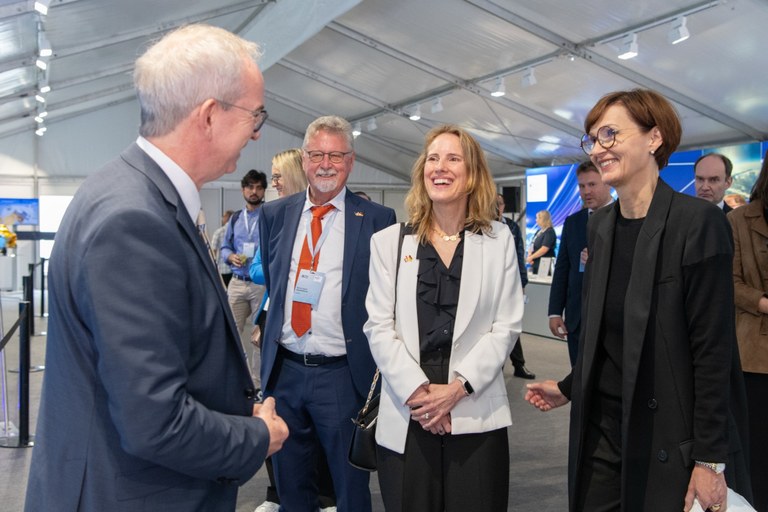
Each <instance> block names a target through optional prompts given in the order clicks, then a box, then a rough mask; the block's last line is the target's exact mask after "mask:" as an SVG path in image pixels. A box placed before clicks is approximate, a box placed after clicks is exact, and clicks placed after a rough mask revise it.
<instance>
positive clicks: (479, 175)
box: [405, 124, 498, 243]
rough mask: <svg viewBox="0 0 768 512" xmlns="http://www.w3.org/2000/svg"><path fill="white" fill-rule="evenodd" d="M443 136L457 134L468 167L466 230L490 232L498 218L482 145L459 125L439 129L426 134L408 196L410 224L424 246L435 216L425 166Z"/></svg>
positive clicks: (406, 203) (493, 189)
mask: <svg viewBox="0 0 768 512" xmlns="http://www.w3.org/2000/svg"><path fill="white" fill-rule="evenodd" d="M444 133H450V134H452V135H456V136H457V137H458V138H459V142H460V144H461V150H462V152H463V153H464V165H465V166H466V168H467V191H466V192H467V218H466V220H465V221H464V229H468V230H469V231H471V232H473V233H479V232H481V231H482V232H483V233H489V232H490V231H491V221H493V220H495V219H496V218H497V217H498V208H497V207H496V187H495V185H494V183H493V179H492V178H491V172H490V170H489V169H488V163H487V162H486V160H485V153H483V150H482V148H480V144H478V143H477V141H476V140H475V139H474V137H472V136H471V135H470V134H469V133H467V132H466V131H464V130H463V129H461V128H459V127H458V126H456V125H452V124H446V125H442V126H437V127H435V128H433V129H432V130H430V131H429V133H427V136H426V138H425V140H424V150H423V151H422V152H421V154H420V155H419V157H418V158H417V159H416V162H415V163H414V164H413V170H412V171H411V189H410V190H409V191H408V195H407V196H406V197H405V206H406V208H407V209H408V217H409V223H410V224H411V225H412V226H413V227H414V230H415V232H416V234H417V236H418V238H419V241H420V242H421V243H426V242H427V240H428V239H429V230H430V229H431V227H432V214H433V212H432V200H431V199H430V198H429V195H428V194H427V188H426V186H425V185H424V165H425V164H426V161H427V152H428V151H429V146H430V145H431V144H432V143H433V142H434V140H435V139H436V138H437V137H439V136H440V135H443V134H444Z"/></svg>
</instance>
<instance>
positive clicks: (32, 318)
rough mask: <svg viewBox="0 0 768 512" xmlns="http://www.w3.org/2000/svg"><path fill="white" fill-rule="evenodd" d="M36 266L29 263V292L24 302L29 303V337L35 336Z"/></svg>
mask: <svg viewBox="0 0 768 512" xmlns="http://www.w3.org/2000/svg"><path fill="white" fill-rule="evenodd" d="M35 266H36V265H35V264H34V263H29V264H28V265H27V267H28V268H29V291H28V292H27V295H26V296H25V298H24V300H26V301H28V302H29V335H30V336H34V335H35V302H34V301H35Z"/></svg>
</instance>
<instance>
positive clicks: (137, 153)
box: [122, 143, 245, 361]
mask: <svg viewBox="0 0 768 512" xmlns="http://www.w3.org/2000/svg"><path fill="white" fill-rule="evenodd" d="M122 157H123V159H124V160H125V161H126V162H127V163H128V164H130V165H131V166H132V167H133V168H135V169H136V170H138V171H139V172H141V173H142V174H144V175H145V176H146V177H147V178H148V179H149V180H150V181H151V182H152V183H154V185H155V186H156V187H157V188H158V190H159V191H160V193H161V194H162V195H163V198H164V199H165V200H166V201H167V202H168V203H169V204H170V205H172V206H173V207H174V209H175V210H176V222H177V223H178V224H179V226H180V227H181V229H182V231H183V232H184V233H185V234H186V235H187V238H188V239H189V243H190V244H192V247H194V249H195V253H196V254H197V257H198V258H199V259H200V264H201V265H202V267H203V269H204V272H205V273H206V274H207V275H208V279H209V280H210V281H211V285H212V286H213V287H214V288H215V289H216V296H217V297H218V299H219V302H220V303H221V307H222V309H223V310H224V311H225V314H226V316H227V320H228V321H227V323H228V324H229V328H230V330H231V336H230V338H231V339H232V340H234V341H235V342H236V343H237V347H238V353H240V354H242V353H243V351H242V349H241V344H240V335H239V334H238V333H237V327H236V325H235V320H234V317H233V316H232V311H231V308H230V307H229V302H228V300H227V294H226V290H224V287H223V286H221V277H220V276H219V271H218V269H217V268H216V266H215V265H214V264H213V261H211V256H210V254H209V253H208V247H206V245H205V241H204V240H203V237H202V236H201V235H200V232H199V231H198V230H197V226H195V224H194V223H193V222H192V219H190V218H189V214H188V213H187V209H186V207H185V206H184V204H183V203H182V202H181V197H179V193H178V192H177V191H176V188H175V187H174V186H173V183H171V180H170V179H168V176H166V174H165V173H164V172H163V170H162V169H160V167H159V166H158V165H157V163H156V162H155V161H154V160H152V159H151V158H150V157H149V155H147V154H146V153H145V152H144V151H143V150H142V149H141V148H139V146H138V145H137V144H135V143H134V144H132V145H131V146H129V147H128V148H127V149H126V150H125V151H124V152H123V154H122ZM244 361H245V360H244Z"/></svg>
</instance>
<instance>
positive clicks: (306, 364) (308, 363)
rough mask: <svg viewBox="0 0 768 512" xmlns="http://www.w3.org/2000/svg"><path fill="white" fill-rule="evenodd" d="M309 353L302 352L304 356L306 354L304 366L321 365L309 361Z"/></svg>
mask: <svg viewBox="0 0 768 512" xmlns="http://www.w3.org/2000/svg"><path fill="white" fill-rule="evenodd" d="M308 355H309V354H306V353H304V354H302V356H304V366H320V365H319V364H311V363H310V362H309V361H307V356H308Z"/></svg>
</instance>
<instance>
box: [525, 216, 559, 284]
mask: <svg viewBox="0 0 768 512" xmlns="http://www.w3.org/2000/svg"><path fill="white" fill-rule="evenodd" d="M536 225H537V226H539V230H538V231H537V232H536V234H535V235H533V246H532V248H531V250H530V251H529V254H528V257H527V258H526V259H525V261H526V262H527V263H528V264H529V265H533V268H532V270H533V273H534V274H536V273H537V272H538V271H539V263H540V260H541V258H554V257H555V243H556V242H557V235H556V234H555V228H553V227H552V217H551V216H550V214H549V212H548V211H547V210H541V211H540V212H538V213H537V214H536Z"/></svg>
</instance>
